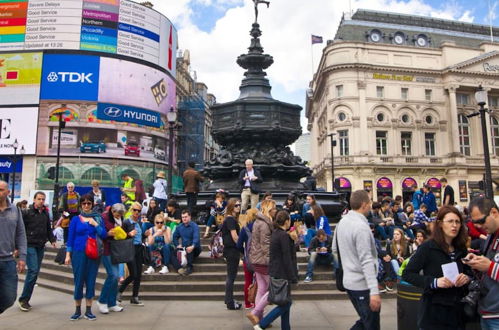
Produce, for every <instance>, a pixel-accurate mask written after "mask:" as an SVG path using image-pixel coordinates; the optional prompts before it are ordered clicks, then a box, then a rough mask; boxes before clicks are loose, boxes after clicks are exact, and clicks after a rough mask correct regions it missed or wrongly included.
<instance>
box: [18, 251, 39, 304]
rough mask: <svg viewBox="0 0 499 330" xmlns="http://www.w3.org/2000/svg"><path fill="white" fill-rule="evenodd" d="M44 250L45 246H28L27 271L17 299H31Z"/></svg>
mask: <svg viewBox="0 0 499 330" xmlns="http://www.w3.org/2000/svg"><path fill="white" fill-rule="evenodd" d="M44 252H45V248H43V247H28V254H27V256H26V266H27V268H28V272H27V273H26V279H25V280H24V288H23V292H22V294H21V297H19V301H29V300H30V299H31V295H32V294H33V289H34V288H35V284H36V280H37V278H38V273H39V272H40V267H41V265H42V260H43V254H44Z"/></svg>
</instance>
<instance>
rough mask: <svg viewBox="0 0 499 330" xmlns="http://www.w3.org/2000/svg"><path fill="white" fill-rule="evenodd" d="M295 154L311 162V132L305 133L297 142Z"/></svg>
mask: <svg viewBox="0 0 499 330" xmlns="http://www.w3.org/2000/svg"><path fill="white" fill-rule="evenodd" d="M295 155H296V156H298V157H300V158H301V159H302V160H303V161H305V162H307V163H309V164H310V159H311V152H310V133H303V134H302V135H300V137H299V138H298V140H296V142H295Z"/></svg>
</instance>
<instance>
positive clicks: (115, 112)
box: [104, 107, 121, 118]
mask: <svg viewBox="0 0 499 330" xmlns="http://www.w3.org/2000/svg"><path fill="white" fill-rule="evenodd" d="M104 114H105V115H106V116H109V117H113V118H117V117H120V116H121V109H120V108H116V107H107V108H105V109H104Z"/></svg>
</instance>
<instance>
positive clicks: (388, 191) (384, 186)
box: [376, 177, 393, 200]
mask: <svg viewBox="0 0 499 330" xmlns="http://www.w3.org/2000/svg"><path fill="white" fill-rule="evenodd" d="M376 191H377V196H378V198H377V199H378V200H380V199H383V198H385V197H392V198H393V183H392V180H390V179H389V178H387V177H381V178H379V179H378V181H377V182H376Z"/></svg>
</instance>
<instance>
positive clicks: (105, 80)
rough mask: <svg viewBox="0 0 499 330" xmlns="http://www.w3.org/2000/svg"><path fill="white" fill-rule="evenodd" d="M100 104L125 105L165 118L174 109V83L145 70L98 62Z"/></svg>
mask: <svg viewBox="0 0 499 330" xmlns="http://www.w3.org/2000/svg"><path fill="white" fill-rule="evenodd" d="M99 76H100V80H99V86H100V87H99V102H100V103H112V104H125V105H129V106H132V107H137V108H141V109H148V110H153V111H157V112H160V113H163V114H166V113H167V112H168V111H169V110H170V107H172V106H173V107H174V106H175V99H176V97H175V90H176V89H175V83H174V81H173V80H172V79H171V78H170V77H169V76H168V75H167V74H165V73H163V72H161V71H159V70H156V69H153V68H150V67H148V66H145V65H142V64H137V63H133V62H128V61H124V60H118V59H115V58H106V57H103V58H101V64H100V74H99Z"/></svg>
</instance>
